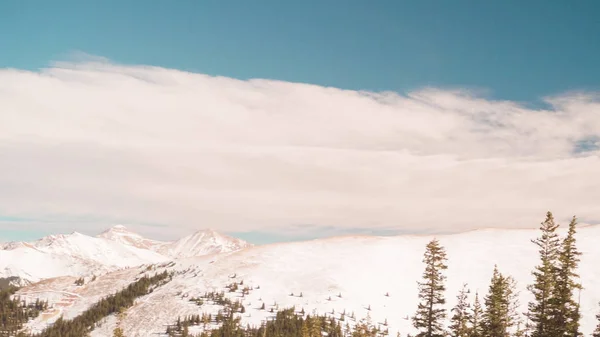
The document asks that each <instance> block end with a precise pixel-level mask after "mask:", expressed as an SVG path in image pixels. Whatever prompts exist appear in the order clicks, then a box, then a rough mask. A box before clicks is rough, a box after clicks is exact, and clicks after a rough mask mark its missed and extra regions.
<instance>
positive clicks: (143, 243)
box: [96, 225, 166, 250]
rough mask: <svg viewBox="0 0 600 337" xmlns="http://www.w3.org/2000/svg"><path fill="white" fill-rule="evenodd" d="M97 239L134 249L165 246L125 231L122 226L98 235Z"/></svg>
mask: <svg viewBox="0 0 600 337" xmlns="http://www.w3.org/2000/svg"><path fill="white" fill-rule="evenodd" d="M96 237H97V238H102V239H106V240H110V241H114V242H118V243H121V244H124V245H128V246H133V247H136V248H142V249H150V250H152V249H153V248H155V247H158V246H162V245H165V244H166V243H165V242H162V241H156V240H151V239H147V238H145V237H143V236H141V235H139V234H137V233H134V232H132V231H130V230H128V229H127V227H125V226H123V225H116V226H113V227H111V228H109V229H107V230H105V231H104V232H102V233H100V234H98V235H97V236H96Z"/></svg>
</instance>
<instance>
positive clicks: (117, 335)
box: [113, 328, 125, 337]
mask: <svg viewBox="0 0 600 337" xmlns="http://www.w3.org/2000/svg"><path fill="white" fill-rule="evenodd" d="M113 337H125V335H124V334H123V329H121V328H115V329H114V330H113Z"/></svg>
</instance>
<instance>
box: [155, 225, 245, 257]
mask: <svg viewBox="0 0 600 337" xmlns="http://www.w3.org/2000/svg"><path fill="white" fill-rule="evenodd" d="M251 246H252V245H251V244H249V243H247V242H245V241H242V240H240V239H236V238H232V237H229V236H225V235H222V234H219V233H217V232H215V231H214V230H203V231H198V232H196V233H194V234H192V235H188V236H186V237H184V238H181V239H179V240H177V241H174V242H172V243H169V244H166V245H163V246H161V247H159V248H158V249H157V251H158V252H160V253H162V254H164V255H166V256H170V257H173V258H186V257H192V256H202V255H210V254H217V253H226V252H233V251H237V250H240V249H244V248H248V247H251Z"/></svg>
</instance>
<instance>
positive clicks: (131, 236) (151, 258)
mask: <svg viewBox="0 0 600 337" xmlns="http://www.w3.org/2000/svg"><path fill="white" fill-rule="evenodd" d="M249 246H250V244H248V243H246V242H244V241H242V240H239V239H235V238H231V237H227V236H224V235H221V234H219V233H216V232H214V231H200V232H197V233H195V234H192V235H190V236H186V237H184V238H182V239H180V240H177V241H173V242H161V241H155V240H150V239H147V238H144V237H142V236H141V235H139V234H136V233H133V232H131V231H129V230H127V228H125V227H124V226H122V225H117V226H114V227H112V228H110V229H108V230H106V231H104V232H102V233H101V234H99V235H98V236H96V237H91V236H87V235H84V234H80V233H77V232H74V233H71V234H59V235H50V236H47V237H44V238H42V239H39V240H37V241H34V242H9V243H5V244H2V246H1V247H0V248H1V249H0V278H4V277H19V278H21V279H23V280H24V281H28V282H36V281H40V280H42V279H47V278H53V277H59V276H86V275H91V274H101V273H107V272H110V271H114V270H117V269H120V268H130V267H135V266H139V265H142V264H151V263H160V262H164V261H169V260H172V259H174V258H180V257H191V256H200V255H206V254H215V253H221V252H231V251H235V250H238V249H242V248H246V247H249Z"/></svg>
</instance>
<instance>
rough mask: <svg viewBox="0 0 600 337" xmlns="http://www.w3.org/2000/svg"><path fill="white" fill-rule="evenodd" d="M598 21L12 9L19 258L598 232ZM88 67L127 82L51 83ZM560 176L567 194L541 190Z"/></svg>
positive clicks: (160, 6)
mask: <svg viewBox="0 0 600 337" xmlns="http://www.w3.org/2000/svg"><path fill="white" fill-rule="evenodd" d="M598 13H600V2H599V1H591V0H581V1H570V2H569V1H554V0H552V1H551V0H546V1H541V0H530V1H509V0H505V1H466V0H454V1H433V0H420V1H383V0H382V1H354V0H347V1H273V0H264V1H183V0H181V1H147V0H146V1H137V0H129V1H122V0H121V1H113V0H103V1H71V0H57V1H52V2H50V1H38V2H33V1H19V0H4V1H0V164H2V162H1V161H4V163H8V162H10V163H11V165H0V241H2V240H16V239H32V238H35V237H39V236H41V235H45V234H47V233H53V232H57V231H59V232H65V231H66V232H70V231H72V230H77V231H81V232H84V233H89V234H94V233H97V232H99V231H101V230H103V229H104V228H105V227H106V226H109V225H113V224H115V223H125V224H129V223H133V224H138V225H140V226H141V227H143V228H146V230H147V232H148V233H152V234H154V235H155V236H157V237H158V238H161V235H162V236H169V235H171V236H174V235H179V234H182V233H187V232H189V231H190V230H193V229H197V228H204V227H212V228H214V229H216V230H219V231H223V232H228V233H233V234H235V235H237V236H240V237H243V238H246V239H249V240H250V241H252V242H255V243H263V242H276V241H290V240H299V239H307V238H313V237H319V236H329V235H338V234H364V233H372V234H390V233H425V232H437V233H442V232H452V231H456V230H468V229H473V228H476V227H477V226H509V227H510V226H512V227H522V226H527V225H524V224H531V223H533V224H534V226H536V224H537V223H538V222H539V221H538V220H537V218H538V215H540V214H541V215H543V214H545V211H546V210H547V208H552V209H553V210H558V211H563V214H562V215H563V216H564V217H565V218H566V219H568V218H569V217H571V216H572V213H571V212H577V214H578V215H581V216H582V217H583V219H598V218H599V217H600V208H599V207H600V206H598V205H596V203H589V204H587V203H588V202H590V200H597V199H598V198H600V194H598V193H599V192H596V191H600V186H594V185H593V184H591V185H590V183H588V181H590V180H593V179H595V178H594V177H595V176H596V173H595V172H597V171H598V170H600V161H598V152H599V150H600V118H599V116H598V114H597V111H598V101H599V99H598V95H597V93H596V92H597V91H599V90H600V66H598V60H599V59H600V38H599V36H600V20H598ZM77 55H79V56H81V55H90V56H98V57H101V58H106V59H107V60H109V62H108V63H107V64H105V65H102V66H97V65H89V64H86V63H85V62H83V63H80V64H78V63H77V62H75V63H67V65H66V66H64V67H65V68H60V67H59V68H53V66H52V64H53V62H54V61H77V59H76V57H77ZM74 58H75V59H74ZM79 61H81V60H79ZM84 61H85V60H84ZM63 65H64V64H63ZM137 65H151V66H157V67H161V69H158V70H157V69H153V68H139V67H137ZM47 67H50V68H49V69H45V70H40V69H42V68H47ZM9 68H12V69H19V70H20V71H16V72H15V71H11V70H9ZM65 69H66V70H65ZM175 70H184V71H189V72H193V73H195V74H184V73H181V72H178V71H175ZM32 74H34V75H35V76H31V75H32ZM199 74H208V75H220V76H224V77H227V78H221V79H219V78H209V77H205V76H202V75H199ZM231 78H234V79H241V80H246V79H252V78H265V79H273V80H279V81H285V82H300V83H310V84H316V85H319V86H321V87H314V86H313V87H308V86H302V85H297V84H294V85H291V86H290V84H289V83H280V82H250V81H245V82H244V81H235V80H232V79H231ZM51 81H53V82H51ZM13 83H14V85H13ZM48 83H53V84H52V85H48ZM148 83H151V84H152V86H149V85H148ZM323 87H334V88H341V89H350V90H365V91H369V92H380V93H381V92H384V91H392V92H395V93H394V94H388V93H381V94H380V95H379V96H377V95H373V94H369V95H360V94H357V93H355V92H353V91H341V90H335V89H324V88H323ZM119 88H124V89H119ZM290 88H293V90H292V89H290ZM424 88H428V89H427V90H425V89H424ZM192 89H193V90H192ZM454 89H467V92H468V93H467V94H463V93H464V92H457V91H454ZM167 92H168V93H170V96H169V95H167V96H164V95H163V94H165V93H167ZM190 92H193V93H194V95H190ZM124 93H125V94H124ZM581 93H586V94H581ZM588 94H589V95H588ZM471 95H472V96H471ZM549 96H550V97H551V99H548V97H549ZM206 102H209V103H210V104H211V109H205V107H206ZM173 106H176V107H177V109H172V107H173ZM542 108H543V109H542ZM417 112H418V113H417ZM4 116H8V117H9V118H6V119H5V120H3V119H2V117H4ZM331 122H333V123H331ZM148 144H153V145H156V146H148ZM203 144H211V146H212V145H214V148H210V149H209V150H207V149H206V148H204V147H202V145H203ZM183 148H185V150H186V151H190V153H193V154H194V155H189V153H185V152H183V151H182V152H178V151H179V150H181V149H183ZM164 149H170V151H167V152H161V151H163V150H164ZM223 149H224V150H223ZM219 151H222V152H219ZM431 156H439V157H435V158H437V159H435V158H434V159H432V157H431ZM524 157H527V158H528V159H531V158H533V159H535V160H533V162H534V164H531V163H529V162H524V161H523V158H524ZM150 158H152V159H150ZM456 158H460V160H457V159H456ZM490 158H495V159H499V161H497V162H493V161H486V160H488V159H490ZM557 158H560V159H564V160H565V162H557V161H555V160H556V159H557ZM435 160H439V161H440V163H437V162H436V164H435V165H432V162H434V161H435ZM478 160H482V162H479V161H478ZM582 163H583V164H582ZM238 165H241V166H238ZM540 165H541V166H540ZM238 167H243V168H244V169H243V170H237V168H238ZM596 167H597V168H598V170H596V169H595V168H596ZM40 168H43V171H40ZM179 170H182V171H185V172H186V174H181V172H180V171H179ZM186 170H189V171H186ZM540 171H544V172H557V176H558V177H559V178H556V176H553V177H549V176H548V177H543V178H540V179H541V181H545V180H544V179H550V178H552V179H562V180H560V181H555V180H553V181H552V185H551V186H552V187H547V186H546V185H544V188H539V186H538V185H536V184H538V183H539V181H538V180H535V181H534V180H532V179H530V177H531V176H532V175H536V174H537V172H540ZM133 172H135V174H133ZM423 172H426V173H427V174H429V175H426V174H424V173H423ZM467 173H468V175H465V174H467ZM472 177H475V178H472ZM596 180H597V179H596ZM231 182H235V183H231ZM598 183H600V182H598ZM548 186H550V185H548ZM392 187H393V188H392ZM596 187H597V188H596ZM552 188H553V189H556V190H555V191H554V192H551V191H549V190H548V189H552ZM515 189H517V190H519V189H522V190H521V192H520V193H521V194H520V195H519V196H515V195H514V193H515V192H514V190H515ZM489 190H494V191H496V194H494V195H491V196H490V194H489V193H487V192H486V191H489ZM525 190H527V191H528V192H526V191H525ZM565 190H568V191H571V192H569V193H573V194H569V193H563V192H564V191H565ZM529 191H533V192H529ZM576 192H577V193H576ZM536 193H537V194H536ZM406 195H409V196H410V197H409V198H407V199H405V198H406ZM497 195H501V196H497ZM548 196H552V197H548ZM540 200H541V201H540ZM430 205H437V206H435V207H437V208H436V212H431V211H430V210H429V209H428V207H429V206H430ZM474 205H478V206H474ZM496 205H503V207H504V208H501V207H496ZM492 206H494V207H492ZM444 210H445V211H444ZM450 213H451V214H450ZM474 218H475V219H478V220H477V222H474V221H473V219H474ZM448 219H452V221H448ZM515 219H517V220H518V221H515V222H514V223H513V222H512V221H513V220H515ZM494 221H495V222H494ZM298 223H308V224H311V225H310V226H304V227H303V226H297V227H294V225H293V224H298ZM504 224H507V225H504ZM170 226H178V227H177V229H178V230H179V232H177V233H175V232H174V231H171V227H170ZM292 227H293V228H294V230H293V231H290V228H292ZM169 238H172V237H169Z"/></svg>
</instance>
